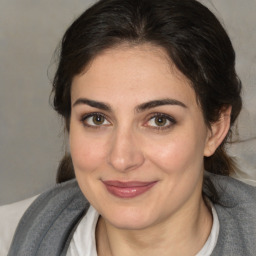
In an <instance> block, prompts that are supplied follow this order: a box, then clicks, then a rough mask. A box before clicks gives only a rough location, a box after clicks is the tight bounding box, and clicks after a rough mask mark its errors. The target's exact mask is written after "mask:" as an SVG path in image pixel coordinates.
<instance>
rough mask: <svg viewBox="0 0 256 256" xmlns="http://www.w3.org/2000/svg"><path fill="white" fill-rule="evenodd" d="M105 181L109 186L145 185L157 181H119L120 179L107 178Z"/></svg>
mask: <svg viewBox="0 0 256 256" xmlns="http://www.w3.org/2000/svg"><path fill="white" fill-rule="evenodd" d="M103 183H104V184H105V185H107V186H113V187H121V188H129V187H144V186H148V185H150V184H153V183H156V181H127V182H124V181H118V180H105V181H103Z"/></svg>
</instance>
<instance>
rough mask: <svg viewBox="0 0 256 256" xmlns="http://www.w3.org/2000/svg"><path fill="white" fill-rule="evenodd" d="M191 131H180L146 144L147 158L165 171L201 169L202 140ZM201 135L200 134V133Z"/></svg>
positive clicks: (175, 171) (176, 171) (177, 171)
mask: <svg viewBox="0 0 256 256" xmlns="http://www.w3.org/2000/svg"><path fill="white" fill-rule="evenodd" d="M196 133H197V132H196V130H194V134H193V133H192V132H191V130H190V131H189V132H186V131H181V132H179V133H175V134H172V135H171V136H169V137H166V138H165V139H163V140H158V141H157V142H155V143H154V147H152V144H151V145H148V147H147V149H148V151H147V154H148V158H149V159H150V160H151V161H152V162H154V164H155V165H157V166H158V167H160V168H161V169H162V170H165V172H167V173H173V174H175V173H180V172H183V171H186V170H188V169H191V170H192V169H194V170H201V169H202V165H203V153H204V140H203V138H202V139H200V136H199V137H198V135H197V134H196ZM201 137H202V134H201Z"/></svg>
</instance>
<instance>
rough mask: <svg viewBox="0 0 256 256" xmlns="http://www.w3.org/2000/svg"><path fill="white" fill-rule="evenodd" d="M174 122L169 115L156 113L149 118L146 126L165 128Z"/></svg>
mask: <svg viewBox="0 0 256 256" xmlns="http://www.w3.org/2000/svg"><path fill="white" fill-rule="evenodd" d="M175 123H176V121H175V119H174V118H172V117H171V116H168V115H165V114H161V113H157V114H155V115H154V116H152V117H151V118H150V119H149V121H148V122H147V124H146V126H149V127H152V128H155V129H166V128H170V127H171V126H172V125H174V124H175Z"/></svg>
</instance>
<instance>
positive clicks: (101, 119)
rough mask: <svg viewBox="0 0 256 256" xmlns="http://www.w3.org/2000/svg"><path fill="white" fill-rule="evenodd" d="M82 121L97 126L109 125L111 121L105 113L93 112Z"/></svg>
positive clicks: (87, 124) (86, 124)
mask: <svg viewBox="0 0 256 256" xmlns="http://www.w3.org/2000/svg"><path fill="white" fill-rule="evenodd" d="M81 121H82V123H83V124H84V125H85V126H90V127H96V126H109V125H110V122H109V121H108V120H107V119H106V117H105V116H104V115H103V114H98V113H92V114H89V115H86V116H84V117H83V118H82V120H81Z"/></svg>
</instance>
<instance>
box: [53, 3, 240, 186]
mask: <svg viewBox="0 0 256 256" xmlns="http://www.w3.org/2000/svg"><path fill="white" fill-rule="evenodd" d="M121 43H129V44H131V45H139V44H143V43H151V44H153V45H156V46H159V47H162V48H164V49H165V51H166V52H167V54H168V56H169V58H170V60H171V61H172V62H173V63H174V64H175V66H176V67H177V68H178V69H179V70H180V71H181V72H182V73H183V74H184V75H185V76H186V77H187V78H188V79H189V80H190V82H191V85H192V87H193V89H194V91H195V93H196V95H197V99H198V104H200V106H201V108H202V112H203V116H204V120H205V123H206V124H207V125H208V126H210V124H211V123H213V122H216V121H218V119H219V116H220V112H221V110H222V109H223V108H224V107H227V106H231V107H232V113H231V127H232V125H233V124H234V122H235V120H236V118H237V116H238V114H239V112H240V110H241V106H242V101H241V97H240V91H241V82H240V80H239V78H238V77H237V74H236V71H235V53H234V50H233V47H232V44H231V41H230V39H229V37H228V35H227V33H226V31H225V29H224V28H223V26H222V25H221V24H220V22H219V21H218V20H217V18H216V17H215V16H214V15H213V14H212V13H211V12H210V11H209V10H208V9H207V8H206V7H205V6H203V5H202V4H200V3H199V2H197V1H195V0H161V1H158V0H101V1H99V2H97V3H96V4H94V5H93V6H92V7H91V8H89V9H88V10H87V11H85V12H84V13H83V14H82V15H81V16H80V17H79V18H78V19H77V20H75V21H74V22H73V24H72V25H71V26H70V27H69V28H68V30H67V31H66V33H65V35H64V37H63V39H62V44H61V50H60V56H59V65H58V69H57V72H56V75H55V78H54V82H53V95H54V100H53V105H54V108H55V110H56V111H57V112H58V113H59V114H60V115H61V116H63V117H64V119H65V121H66V128H67V130H69V120H70V114H71V99H70V89H71V84H72V79H73V78H74V76H75V75H77V74H79V73H81V72H82V71H83V70H84V68H85V67H86V66H87V65H88V64H89V63H90V62H91V61H92V60H93V59H94V58H95V56H97V55H98V54H100V53H101V52H102V51H103V50H106V49H108V48H112V47H115V46H116V45H119V44H121ZM229 136H231V129H230V131H229V134H228V136H227V137H226V139H225V140H224V141H223V143H222V144H221V145H220V146H219V148H218V149H217V150H216V152H215V153H214V154H213V155H212V156H210V157H205V159H204V167H205V169H206V170H208V171H209V172H212V173H216V174H221V175H229V174H230V173H231V172H232V171H233V170H234V168H235V164H234V162H233V161H232V159H231V158H230V157H229V156H228V154H227V153H226V150H225V145H226V142H227V140H228V137H229ZM67 160H68V161H69V162H70V161H71V158H70V156H68V157H67V156H65V161H67ZM70 163H72V162H70ZM67 166H69V168H71V169H70V170H69V171H67ZM65 172H66V173H69V176H68V178H70V177H74V172H73V167H72V164H65V163H63V162H62V163H61V164H60V168H59V171H58V177H57V181H58V182H61V181H64V180H66V178H65V177H63V175H62V174H63V173H65ZM71 174H72V175H71Z"/></svg>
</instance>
